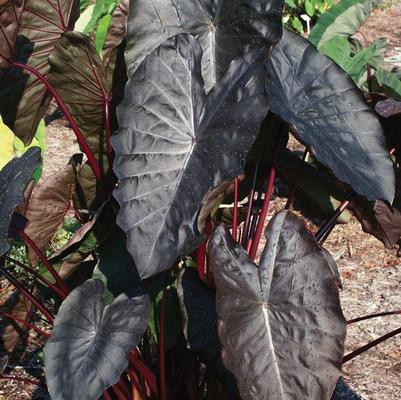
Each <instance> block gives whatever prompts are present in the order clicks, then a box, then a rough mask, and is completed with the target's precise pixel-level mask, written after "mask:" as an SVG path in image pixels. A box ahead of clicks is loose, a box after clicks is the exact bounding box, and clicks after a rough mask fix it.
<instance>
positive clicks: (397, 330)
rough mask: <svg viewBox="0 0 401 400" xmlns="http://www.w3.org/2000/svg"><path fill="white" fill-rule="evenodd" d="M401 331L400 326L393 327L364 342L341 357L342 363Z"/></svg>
mask: <svg viewBox="0 0 401 400" xmlns="http://www.w3.org/2000/svg"><path fill="white" fill-rule="evenodd" d="M400 333H401V328H398V329H395V330H394V331H392V332H390V333H387V334H386V335H383V336H381V337H379V338H378V339H376V340H373V341H372V342H370V343H368V344H365V346H362V347H360V348H359V349H357V350H355V351H353V352H351V353H348V354H347V355H346V356H345V357H344V358H343V364H345V363H346V362H348V361H351V360H352V359H353V358H355V357H357V356H359V355H360V354H362V353H364V352H365V351H367V350H369V349H371V348H372V347H375V346H377V345H378V344H380V343H382V342H384V341H385V340H387V339H390V338H392V337H393V336H396V335H398V334H400Z"/></svg>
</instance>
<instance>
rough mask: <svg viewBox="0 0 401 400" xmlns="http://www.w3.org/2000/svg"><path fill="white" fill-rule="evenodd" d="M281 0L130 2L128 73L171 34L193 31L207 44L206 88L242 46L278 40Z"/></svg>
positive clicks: (239, 53) (204, 51)
mask: <svg viewBox="0 0 401 400" xmlns="http://www.w3.org/2000/svg"><path fill="white" fill-rule="evenodd" d="M282 8H283V2H282V0H238V1H235V2H234V3H233V2H232V1H230V0H217V1H216V0H203V1H187V0H174V1H170V0H153V1H148V0H137V1H131V2H130V10H129V21H128V43H127V52H126V63H127V68H128V75H129V76H130V75H131V74H133V73H134V72H135V71H136V70H137V69H138V67H139V65H140V64H141V63H142V61H143V60H144V59H145V58H146V57H147V56H148V55H149V54H150V53H151V52H152V51H153V50H155V49H156V48H157V47H158V46H159V45H161V44H162V43H163V42H164V41H165V40H167V39H168V38H170V37H172V36H174V35H177V34H179V33H191V34H193V35H195V37H196V38H197V40H198V42H199V44H200V46H201V47H202V50H203V59H202V76H203V79H204V81H205V89H206V92H209V91H210V90H211V89H212V87H213V86H214V85H215V84H216V82H218V81H219V80H220V78H221V77H222V76H223V75H224V73H225V72H226V70H227V69H228V67H229V65H230V62H231V61H232V60H233V59H234V58H236V57H238V56H241V55H242V54H243V52H244V49H245V48H247V49H249V48H255V46H257V47H260V46H266V48H269V47H270V46H271V45H274V44H275V43H276V42H277V41H278V40H279V39H280V36H281V33H282V23H281V14H282Z"/></svg>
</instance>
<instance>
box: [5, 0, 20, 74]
mask: <svg viewBox="0 0 401 400" xmlns="http://www.w3.org/2000/svg"><path fill="white" fill-rule="evenodd" d="M24 4H25V0H3V1H2V2H1V3H0V75H2V74H3V73H4V72H5V70H6V69H7V68H8V67H9V66H10V63H11V61H12V59H13V50H14V46H15V41H16V39H17V34H18V23H19V19H20V18H21V14H22V11H23V9H24Z"/></svg>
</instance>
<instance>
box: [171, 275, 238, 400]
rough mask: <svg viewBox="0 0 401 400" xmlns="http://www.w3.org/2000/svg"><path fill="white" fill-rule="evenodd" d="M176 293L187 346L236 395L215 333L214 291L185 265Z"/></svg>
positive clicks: (231, 376)
mask: <svg viewBox="0 0 401 400" xmlns="http://www.w3.org/2000/svg"><path fill="white" fill-rule="evenodd" d="M177 290H178V296H179V299H180V306H181V312H182V316H183V320H184V334H185V338H186V339H187V342H188V345H189V348H190V349H191V350H192V351H193V352H194V353H195V354H196V355H197V356H198V357H199V359H200V360H201V361H202V362H203V363H204V364H206V365H207V366H208V367H209V368H212V369H213V372H214V374H215V375H216V377H217V378H218V379H219V380H220V381H221V382H222V383H223V384H225V386H226V387H227V389H228V390H229V391H230V393H231V394H232V395H233V396H235V398H239V392H238V387H237V383H236V381H235V378H234V376H233V375H232V373H231V372H230V371H228V370H227V369H226V368H225V367H224V365H223V362H222V359H221V355H220V352H221V344H220V341H219V338H218V336H217V312H216V293H215V291H214V290H212V289H209V288H208V287H207V286H206V285H205V284H204V283H203V282H202V281H201V280H200V279H199V277H198V273H197V271H196V270H195V269H194V268H185V270H184V271H182V272H181V273H180V275H179V277H178V282H177Z"/></svg>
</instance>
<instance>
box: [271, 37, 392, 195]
mask: <svg viewBox="0 0 401 400" xmlns="http://www.w3.org/2000/svg"><path fill="white" fill-rule="evenodd" d="M266 68H267V71H268V79H267V84H266V91H267V94H268V97H269V107H270V109H271V110H272V111H273V112H275V113H277V114H279V115H280V116H281V117H282V118H283V119H284V120H285V121H287V122H289V123H291V124H293V125H294V127H295V129H296V130H297V132H298V134H299V136H300V138H301V140H303V141H304V142H305V143H307V144H308V145H310V146H311V147H312V148H313V151H314V153H315V154H316V157H317V159H318V160H319V161H320V162H321V163H323V164H325V165H327V166H328V167H329V168H331V169H332V171H333V172H334V174H335V175H336V177H337V178H338V179H340V180H341V181H343V182H346V183H348V184H350V185H351V186H352V188H353V189H354V190H355V191H356V192H357V193H358V194H361V195H363V196H365V197H367V198H368V199H369V200H376V199H382V200H388V201H389V202H392V201H393V198H394V190H395V189H394V188H395V175H394V167H393V164H392V161H391V159H390V156H389V154H388V151H387V150H386V145H385V138H384V133H383V130H382V127H381V125H380V123H379V120H378V118H377V116H376V114H375V113H374V112H373V111H372V110H371V109H370V108H369V107H368V105H367V104H366V103H365V101H364V99H363V95H362V93H361V92H360V91H359V89H357V87H356V86H355V85H354V83H353V82H352V80H351V79H350V78H349V77H348V75H346V73H345V72H344V71H342V70H341V69H340V68H339V67H338V66H337V65H336V64H335V63H334V62H333V61H332V60H331V59H330V58H328V57H325V56H323V55H322V54H320V53H319V52H318V51H317V50H316V49H315V47H313V45H311V44H310V43H309V42H308V41H307V40H306V39H304V38H302V37H300V36H298V35H296V34H294V33H292V32H290V31H288V30H284V34H283V37H282V39H281V41H280V42H279V43H278V44H277V46H276V48H275V49H274V51H273V53H272V56H271V58H270V59H269V60H268V61H267V64H266Z"/></svg>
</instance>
